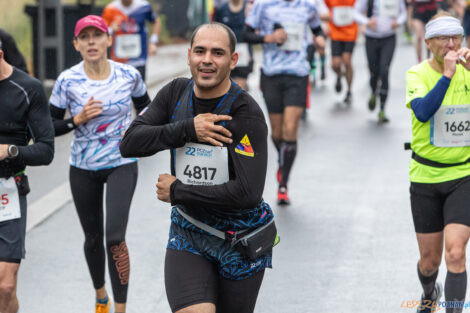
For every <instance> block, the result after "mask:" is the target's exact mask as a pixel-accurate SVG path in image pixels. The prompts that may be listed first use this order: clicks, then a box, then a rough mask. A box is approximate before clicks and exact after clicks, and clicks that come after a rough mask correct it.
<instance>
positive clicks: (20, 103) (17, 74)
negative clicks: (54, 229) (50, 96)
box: [0, 41, 54, 313]
mask: <svg viewBox="0 0 470 313" xmlns="http://www.w3.org/2000/svg"><path fill="white" fill-rule="evenodd" d="M1 43H2V42H1V41H0V312H2V313H15V312H17V311H18V300H17V297H16V284H17V273H18V268H19V265H20V262H21V259H22V258H24V255H25V249H24V239H25V232H26V194H27V193H28V192H29V186H28V180H27V177H26V175H24V170H25V168H26V165H46V164H49V163H50V162H51V161H52V158H53V156H54V129H53V128H52V121H51V117H50V115H49V107H48V104H47V100H46V96H45V94H44V90H43V88H42V85H41V83H40V82H39V81H38V80H36V79H35V78H32V77H30V76H29V75H28V74H26V73H24V72H23V71H20V70H19V69H17V68H14V67H12V66H11V65H10V64H8V63H7V62H6V61H5V58H4V50H5V51H6V49H5V47H3V48H2V44H1ZM30 137H32V139H33V140H34V143H33V144H31V145H28V142H29V139H30Z"/></svg>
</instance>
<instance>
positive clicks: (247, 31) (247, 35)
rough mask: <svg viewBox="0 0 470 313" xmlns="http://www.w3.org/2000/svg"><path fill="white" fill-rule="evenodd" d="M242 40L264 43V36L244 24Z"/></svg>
mask: <svg viewBox="0 0 470 313" xmlns="http://www.w3.org/2000/svg"><path fill="white" fill-rule="evenodd" d="M243 41H244V42H248V43H252V44H257V43H264V36H260V35H257V34H256V33H255V29H254V28H252V27H250V26H249V25H245V28H244V29H243Z"/></svg>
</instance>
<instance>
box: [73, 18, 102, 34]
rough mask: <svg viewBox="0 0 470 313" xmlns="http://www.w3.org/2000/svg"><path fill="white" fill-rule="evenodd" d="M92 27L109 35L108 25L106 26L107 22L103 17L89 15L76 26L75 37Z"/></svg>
mask: <svg viewBox="0 0 470 313" xmlns="http://www.w3.org/2000/svg"><path fill="white" fill-rule="evenodd" d="M91 26H93V27H96V28H98V29H99V30H101V31H103V32H105V33H108V25H106V22H105V21H104V20H103V18H102V17H101V16H98V15H87V16H85V17H83V18H81V19H79V20H78V22H77V24H75V32H74V35H75V37H77V36H78V34H80V32H81V31H82V30H83V29H84V28H85V27H91Z"/></svg>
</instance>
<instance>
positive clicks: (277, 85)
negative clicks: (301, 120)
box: [261, 73, 308, 113]
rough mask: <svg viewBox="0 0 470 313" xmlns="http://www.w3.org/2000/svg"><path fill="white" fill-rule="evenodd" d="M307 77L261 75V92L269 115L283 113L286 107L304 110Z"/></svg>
mask: <svg viewBox="0 0 470 313" xmlns="http://www.w3.org/2000/svg"><path fill="white" fill-rule="evenodd" d="M307 87H308V76H296V75H289V74H279V75H273V76H266V75H264V73H261V91H262V92H263V98H264V101H265V102H266V106H267V108H268V112H269V113H283V112H284V108H285V107H287V106H298V107H302V108H305V107H306V105H307Z"/></svg>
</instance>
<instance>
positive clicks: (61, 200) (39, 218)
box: [26, 181, 72, 232]
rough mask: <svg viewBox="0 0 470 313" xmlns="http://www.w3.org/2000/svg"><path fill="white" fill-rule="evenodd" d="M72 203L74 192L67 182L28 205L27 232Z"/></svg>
mask: <svg viewBox="0 0 470 313" xmlns="http://www.w3.org/2000/svg"><path fill="white" fill-rule="evenodd" d="M71 201H72V192H71V191H70V184H69V182H68V181H67V182H65V183H63V184H62V185H60V186H59V187H57V188H55V189H54V190H52V191H51V192H49V193H48V194H46V195H45V196H43V197H42V198H40V199H39V200H36V201H35V202H34V203H33V204H31V205H28V217H27V219H26V231H27V232H28V231H30V230H31V229H33V228H34V227H36V226H37V225H39V224H40V223H42V222H43V221H44V220H46V219H47V218H48V217H49V216H50V215H52V214H53V213H54V212H56V211H57V210H59V209H60V208H62V207H63V206H65V205H66V204H68V203H70V202H71Z"/></svg>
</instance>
